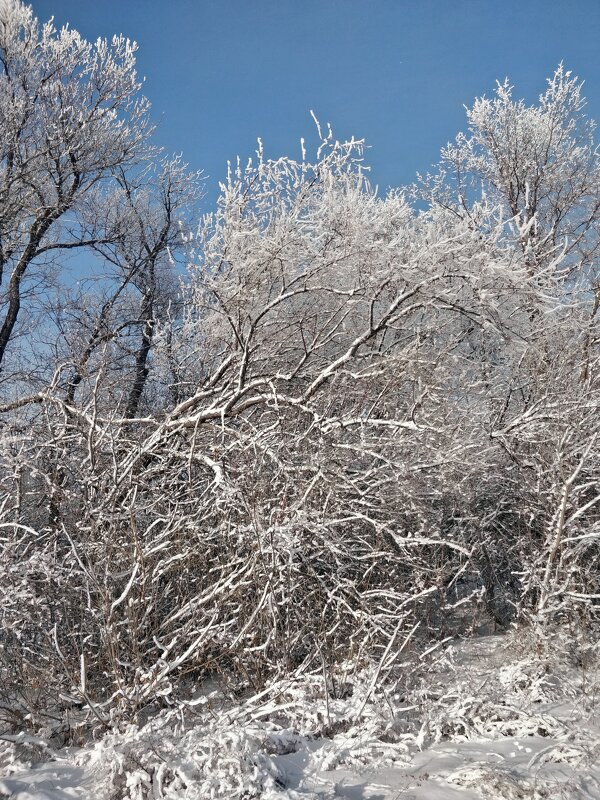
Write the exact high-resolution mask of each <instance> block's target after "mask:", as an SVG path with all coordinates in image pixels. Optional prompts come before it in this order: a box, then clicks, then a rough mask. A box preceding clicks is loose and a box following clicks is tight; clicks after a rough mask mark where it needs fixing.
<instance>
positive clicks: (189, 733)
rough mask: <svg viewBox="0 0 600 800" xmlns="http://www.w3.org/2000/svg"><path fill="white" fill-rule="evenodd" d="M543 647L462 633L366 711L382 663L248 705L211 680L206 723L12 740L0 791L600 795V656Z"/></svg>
mask: <svg viewBox="0 0 600 800" xmlns="http://www.w3.org/2000/svg"><path fill="white" fill-rule="evenodd" d="M563 641H564V640H563ZM532 652H533V647H532V644H531V642H527V641H525V640H524V638H523V635H522V634H511V635H509V636H503V637H501V636H487V637H480V638H479V639H474V640H472V641H468V642H457V643H454V645H453V646H452V647H450V648H449V649H448V650H447V651H446V652H445V654H444V656H443V657H442V658H440V656H439V653H438V654H437V655H436V658H437V661H436V662H435V663H432V664H430V665H429V666H428V667H427V668H426V669H424V670H422V672H421V673H417V672H415V671H414V670H413V671H412V672H411V673H410V677H409V678H408V679H407V676H406V675H405V677H404V679H402V676H396V683H395V684H394V685H392V684H390V685H387V686H385V687H379V688H378V689H376V690H375V692H374V695H373V697H372V698H370V699H369V701H368V702H367V703H366V704H364V711H363V712H362V716H361V717H360V718H359V719H358V718H357V716H356V715H357V710H359V709H360V708H361V707H362V706H363V699H364V693H365V692H366V691H369V688H370V685H371V682H372V674H361V675H358V676H354V677H353V678H352V679H350V683H351V684H352V692H351V694H350V689H348V691H347V692H346V693H348V694H349V695H350V696H347V697H344V698H339V699H336V698H335V697H329V698H328V699H327V701H326V700H325V698H324V696H323V694H324V693H323V691H322V680H321V685H320V686H319V678H318V677H317V676H313V677H304V678H301V679H298V680H297V681H295V682H289V681H288V682H286V683H285V684H284V683H282V684H279V685H278V686H274V687H272V689H271V690H270V691H269V692H268V693H266V694H265V695H263V696H262V697H260V698H259V699H252V698H250V699H248V700H247V701H244V702H241V703H240V704H238V705H235V706H234V705H231V704H229V705H228V704H226V703H225V702H224V697H223V696H222V695H221V696H220V697H219V696H218V695H219V690H214V685H213V686H212V687H211V688H213V691H211V692H209V693H208V694H207V695H206V702H205V703H203V704H197V705H196V706H195V707H194V710H195V711H196V710H197V709H198V708H200V709H202V710H201V711H200V712H199V716H198V717H197V722H196V723H195V724H191V723H190V722H187V723H185V724H183V723H182V719H181V715H180V713H176V712H175V711H173V712H170V713H166V712H163V713H162V714H160V715H158V716H157V717H156V718H155V719H153V720H152V721H151V722H150V723H148V724H147V725H146V726H145V727H143V728H141V729H139V728H137V727H135V726H130V727H128V728H127V729H126V730H123V731H121V732H115V733H111V734H108V735H105V736H104V737H103V738H101V739H100V740H99V741H97V742H95V743H90V744H88V745H87V746H86V747H83V748H64V749H62V750H60V751H57V752H56V753H55V754H54V755H53V756H52V760H49V759H48V755H49V751H48V750H47V749H46V750H45V749H44V748H43V747H42V746H41V744H40V742H39V741H38V740H35V739H31V738H27V737H22V738H21V739H20V740H19V741H17V742H5V743H4V746H3V749H2V750H0V797H2V798H14V800H67V798H69V799H72V798H94V800H115V799H116V798H123V799H126V798H131V800H142V798H164V799H165V800H178V799H179V798H181V800H183V798H185V799H186V800H190V798H198V800H200V798H207V799H208V798H215V799H216V798H227V799H228V800H235V799H236V798H239V800H242V798H244V800H246V799H247V798H259V797H261V798H265V800H311V799H312V800H333V798H348V799H349V800H400V798H402V800H405V799H406V800H452V798H460V800H513V799H514V800H525V799H526V798H531V800H543V798H552V800H561V799H562V798H564V799H565V800H567V799H568V800H576V799H577V798H600V763H597V762H598V756H599V755H600V726H599V725H598V713H597V707H598V699H599V697H600V696H599V695H598V690H599V689H600V682H599V681H598V678H599V675H598V663H597V662H598V660H597V658H596V656H595V655H594V656H591V655H590V654H589V653H588V655H587V657H586V658H581V657H580V663H579V665H576V663H575V661H574V660H573V659H572V658H571V659H569V658H567V656H566V655H559V653H558V651H557V652H556V653H552V652H546V653H544V654H538V656H537V657H536V658H533V657H532ZM404 669H405V671H406V673H407V674H408V672H409V668H408V662H407V663H406V664H405V665H404ZM403 682H404V684H405V689H406V691H405V692H403V693H402V692H401V691H400V688H401V685H402V683H403ZM339 694H344V692H339ZM28 759H29V760H30V761H32V762H34V763H32V764H31V765H30V766H27V765H26V762H27V760H28Z"/></svg>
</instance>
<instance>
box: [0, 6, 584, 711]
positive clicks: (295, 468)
mask: <svg viewBox="0 0 600 800" xmlns="http://www.w3.org/2000/svg"><path fill="white" fill-rule="evenodd" d="M1 14H2V17H1V19H0V60H1V61H2V63H3V66H4V70H3V73H2V74H0V132H1V135H0V140H1V142H2V147H3V150H2V154H1V162H0V263H1V264H2V267H3V273H2V285H1V287H0V290H1V295H0V307H1V308H0V312H1V314H2V315H3V319H4V327H3V328H2V332H0V361H1V368H2V373H1V376H2V384H1V386H0V391H1V393H2V398H3V404H2V407H1V409H0V410H1V412H2V431H1V439H0V459H1V465H0V491H1V494H2V501H1V506H0V508H1V521H0V545H1V548H2V557H1V560H0V625H1V631H0V672H1V675H2V680H1V681H0V691H1V697H0V708H1V712H2V715H3V717H4V718H5V720H6V722H7V724H9V725H12V724H15V725H17V726H22V725H23V724H24V722H23V720H24V719H25V717H26V715H29V716H27V720H28V724H32V725H34V726H35V724H38V723H39V720H40V717H41V716H43V714H56V713H59V710H60V707H61V704H64V703H65V702H66V703H72V702H81V703H83V704H85V705H86V706H87V707H88V708H89V709H90V713H91V714H93V716H94V717H95V718H96V719H98V720H101V721H103V722H106V723H108V722H109V721H110V720H111V719H115V718H120V717H122V716H125V717H131V716H132V715H134V714H136V713H138V712H140V711H142V710H143V709H144V708H146V707H147V706H149V705H150V704H152V703H155V702H157V701H159V700H160V699H161V698H162V701H163V702H176V701H185V700H186V698H189V697H190V695H191V693H193V692H194V691H195V687H196V685H197V683H198V681H201V680H202V679H203V678H205V677H208V676H211V675H215V674H219V675H221V676H226V677H229V678H231V679H232V680H235V681H238V682H239V683H240V685H244V684H245V685H249V686H252V687H254V688H260V687H261V686H263V685H264V684H265V682H266V681H268V680H270V679H272V678H274V677H280V676H282V675H284V674H293V673H296V674H297V673H298V672H299V671H318V672H324V673H325V674H326V675H334V674H335V671H336V668H337V665H340V664H342V663H344V664H345V669H346V670H347V669H348V665H349V664H350V665H354V666H360V665H362V664H364V663H366V662H367V661H369V660H373V659H375V660H379V661H380V663H381V664H383V665H384V666H386V665H388V664H390V663H391V662H392V661H393V656H394V653H397V652H398V651H399V650H400V649H401V648H406V647H411V648H414V649H415V651H416V652H422V651H424V650H426V649H428V648H429V647H430V646H431V644H432V643H433V642H436V641H439V640H440V639H443V638H444V637H446V636H454V635H457V634H466V633H468V632H472V631H473V630H474V629H476V628H477V626H478V625H480V624H483V623H485V622H486V621H487V622H493V623H495V624H497V625H500V626H506V625H508V624H509V623H510V622H511V621H516V620H520V621H523V622H527V623H528V624H531V625H534V626H535V627H536V628H537V629H538V630H539V631H541V632H544V631H547V630H548V629H549V628H551V626H552V625H554V624H555V623H556V622H558V621H561V622H565V621H566V622H569V623H574V624H586V625H587V624H592V623H593V620H594V615H595V608H596V602H597V599H598V598H599V597H600V586H599V585H598V566H599V565H598V537H599V536H600V526H599V517H598V502H599V501H600V485H599V478H598V474H599V473H598V466H599V464H598V461H599V449H598V440H597V437H598V432H599V427H600V417H599V415H598V399H599V397H600V394H599V390H600V386H599V376H598V352H599V351H598V324H597V316H598V308H599V305H600V293H599V292H600V286H599V283H598V274H597V273H598V270H597V249H598V230H599V222H600V219H599V212H598V209H599V206H600V182H599V177H600V174H599V165H598V158H597V155H596V150H595V144H594V139H593V133H594V126H593V124H592V123H591V122H590V121H589V120H587V119H586V117H585V116H584V114H583V111H582V109H583V105H584V103H583V99H582V97H581V93H580V89H581V85H580V83H579V82H578V80H577V79H575V78H573V77H572V76H571V75H570V73H568V72H566V71H565V70H564V69H563V67H562V66H561V67H559V68H558V70H557V71H556V72H555V74H554V76H553V77H552V78H551V79H550V80H549V81H548V84H547V88H546V90H545V92H544V93H543V94H542V95H541V97H540V99H539V103H538V104H537V105H535V106H528V105H526V104H525V103H524V102H523V101H514V100H513V98H512V96H511V88H510V86H509V85H508V84H506V83H505V84H502V85H499V86H498V88H497V90H496V93H495V95H494V96H493V98H491V99H488V98H482V99H480V100H477V101H476V102H475V104H474V106H473V108H472V109H470V110H469V111H468V112H467V113H468V125H469V127H468V131H467V133H466V134H461V135H459V136H458V137H457V139H456V141H455V143H453V144H451V145H448V146H447V147H446V148H445V149H444V150H443V151H442V159H441V162H440V165H439V167H438V168H436V170H435V171H434V172H433V173H432V174H431V175H427V176H425V177H423V178H421V179H420V180H419V181H418V182H417V183H416V184H415V185H414V186H412V187H407V188H404V189H401V190H397V191H392V192H389V193H388V194H387V195H385V196H379V195H378V194H377V193H376V192H375V191H373V189H372V188H371V187H370V185H369V183H368V180H367V178H366V174H365V166H364V161H363V158H364V155H363V146H362V143H361V142H360V141H349V142H341V143H340V142H337V141H335V140H334V138H333V136H332V134H331V133H330V132H328V133H327V134H326V135H323V134H322V133H321V131H320V130H319V135H320V146H319V150H318V152H317V154H316V157H315V159H313V160H310V159H308V158H307V156H306V155H304V156H303V158H302V159H301V160H299V161H296V160H293V159H290V158H281V159H278V160H268V159H266V158H265V157H264V155H263V152H262V149H261V148H259V150H258V152H257V154H256V158H255V159H254V160H253V161H251V162H249V163H248V165H247V166H246V167H243V166H240V165H239V164H238V166H237V167H236V168H233V169H232V170H231V171H230V173H229V175H228V176H227V179H226V181H225V182H224V183H223V185H222V191H221V197H220V199H219V202H218V207H217V210H216V211H215V212H214V213H213V214H212V215H209V216H208V217H206V218H202V219H198V218H195V217H194V214H195V213H196V212H195V201H196V200H197V197H198V181H197V176H190V175H188V174H187V173H186V170H185V167H184V166H183V165H182V164H181V163H180V161H179V160H177V159H174V160H169V159H162V160H161V158H160V157H159V155H158V154H157V153H156V152H155V151H152V150H151V149H150V147H149V144H148V142H149V139H148V137H149V135H150V131H149V129H148V127H147V125H146V123H145V122H144V124H143V125H142V126H140V120H145V118H146V110H147V109H146V102H145V101H144V100H143V99H140V98H139V97H138V94H137V93H138V88H139V87H138V83H137V79H136V78H135V72H134V59H133V48H132V46H131V45H130V44H129V43H128V42H125V41H124V40H122V39H116V40H114V41H113V43H112V45H109V44H106V43H104V42H99V43H97V44H96V45H94V46H92V45H89V44H88V43H86V42H84V41H83V40H81V38H80V37H79V36H78V34H76V33H75V32H73V31H71V30H63V31H59V32H56V31H54V29H53V28H52V27H51V26H49V25H47V26H45V27H41V28H40V27H39V25H38V24H37V22H36V21H35V20H34V18H33V16H32V13H31V11H30V10H28V9H27V8H25V7H23V6H22V5H20V4H19V3H17V2H10V3H7V4H5V5H4V6H3V7H2V12H1ZM67 212H69V213H68V214H67ZM65 215H66V216H65ZM192 231H193V233H192ZM72 248H87V249H89V250H91V251H92V252H93V253H94V254H95V263H96V265H97V269H98V271H99V274H100V275H101V279H98V280H97V281H96V284H95V287H96V288H94V290H93V291H92V290H90V291H88V292H87V293H86V294H85V295H81V294H80V293H79V290H78V289H77V288H76V287H74V286H73V283H72V282H71V283H70V282H69V281H68V280H67V279H66V278H64V279H63V280H62V281H59V278H58V277H57V268H58V267H60V266H61V265H62V264H63V261H62V259H63V258H64V256H65V252H66V251H68V250H70V249H72ZM50 257H52V261H50V260H49V259H50ZM182 258H184V259H185V260H186V261H187V262H188V264H189V266H188V269H187V273H186V275H185V277H183V278H182V279H181V280H179V279H177V277H176V273H175V271H174V269H173V268H174V267H175V266H176V263H177V261H178V260H181V259H182ZM50 267H51V268H52V269H49V268H50ZM41 286H43V287H44V291H43V292H42V293H41V292H40V287H41ZM53 286H54V288H52V287H53ZM4 334H5V336H4V338H3V335H4ZM386 668H387V666H386Z"/></svg>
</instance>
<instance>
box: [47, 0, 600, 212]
mask: <svg viewBox="0 0 600 800" xmlns="http://www.w3.org/2000/svg"><path fill="white" fill-rule="evenodd" d="M33 8H34V11H35V13H36V15H37V16H38V17H40V18H41V19H44V20H45V19H47V18H49V17H50V16H54V17H55V22H56V24H57V25H62V24H64V23H66V22H69V23H70V25H71V27H74V28H76V29H77V30H79V31H80V32H81V33H82V34H83V35H85V36H86V37H87V38H91V39H95V38H96V37H97V36H109V35H112V34H113V33H123V34H125V35H127V36H129V37H130V38H132V39H135V40H136V41H137V42H138V43H139V46H140V50H139V58H138V65H139V71H140V73H141V74H142V75H144V76H145V77H146V83H145V87H144V91H145V94H146V95H147V96H148V98H149V99H150V100H151V101H152V104H153V112H154V117H155V119H156V121H158V122H159V123H160V126H159V130H158V134H157V138H158V141H159V143H161V144H163V145H164V146H165V147H166V148H167V149H168V150H169V151H171V152H181V151H182V152H183V153H184V156H185V158H186V159H187V161H188V162H189V163H190V165H191V166H192V167H194V168H195V169H203V170H204V171H205V172H206V173H207V175H208V176H209V179H208V182H207V192H208V193H207V201H206V202H207V205H209V204H210V203H211V202H212V201H213V200H214V197H215V195H216V188H217V181H218V180H219V178H221V177H222V176H223V175H224V172H225V167H226V161H227V159H229V158H234V157H235V156H236V154H240V155H242V156H243V157H247V156H248V155H250V154H252V152H253V150H254V147H255V144H256V138H257V137H258V136H260V137H262V138H263V140H264V143H265V149H266V152H267V154H268V155H273V156H275V155H281V154H291V155H299V139H300V136H305V137H307V138H308V137H310V136H311V135H312V132H313V123H312V120H311V118H310V115H309V110H310V109H311V108H312V109H314V110H315V112H316V114H317V116H318V117H319V118H320V120H321V121H322V122H331V123H332V125H333V129H334V133H335V135H336V137H337V138H342V137H345V136H349V135H352V134H354V135H355V136H357V137H365V138H366V140H367V142H368V144H370V145H371V146H372V149H371V150H370V152H369V154H368V160H369V161H370V163H371V165H372V168H373V169H372V177H373V180H374V181H375V182H376V183H378V184H379V185H380V187H381V188H386V187H387V186H390V185H392V186H396V185H399V184H400V183H406V182H409V181H410V180H412V178H413V177H414V174H415V172H416V171H417V170H419V171H425V170H426V169H427V168H428V166H429V165H430V164H431V163H433V162H435V161H436V159H437V154H438V153H439V149H440V147H441V146H442V145H444V144H445V143H446V142H447V141H448V139H452V138H454V136H455V134H456V133H457V132H458V131H459V130H461V129H462V128H464V110H463V104H470V103H471V101H472V100H473V98H474V97H475V96H477V95H480V94H483V93H488V94H489V93H490V92H491V91H493V88H494V86H495V80H496V78H499V79H502V78H504V77H505V76H506V75H508V76H509V77H510V78H511V80H512V82H513V83H514V85H515V89H516V92H517V93H518V95H519V96H525V97H526V98H527V99H530V100H533V99H535V97H536V96H537V94H538V93H539V91H540V90H541V89H542V88H543V86H544V79H545V77H547V76H548V75H549V74H550V73H551V72H552V71H553V69H554V67H555V66H556V65H557V63H558V62H559V61H561V60H564V62H565V64H566V65H567V66H568V68H569V69H572V70H573V71H574V72H575V73H576V74H578V75H579V76H580V77H581V78H584V79H585V81H586V93H587V96H588V100H589V105H588V113H589V114H590V116H592V117H594V118H596V119H600V0H570V2H568V1H567V0H518V2H517V1H516V0H170V2H159V0H34V2H33Z"/></svg>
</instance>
